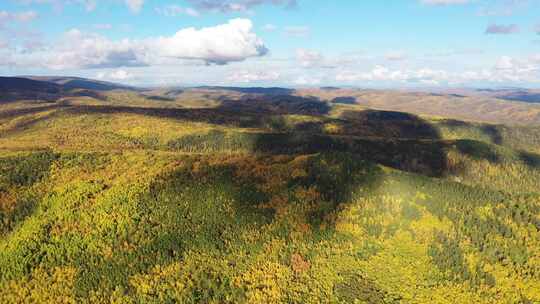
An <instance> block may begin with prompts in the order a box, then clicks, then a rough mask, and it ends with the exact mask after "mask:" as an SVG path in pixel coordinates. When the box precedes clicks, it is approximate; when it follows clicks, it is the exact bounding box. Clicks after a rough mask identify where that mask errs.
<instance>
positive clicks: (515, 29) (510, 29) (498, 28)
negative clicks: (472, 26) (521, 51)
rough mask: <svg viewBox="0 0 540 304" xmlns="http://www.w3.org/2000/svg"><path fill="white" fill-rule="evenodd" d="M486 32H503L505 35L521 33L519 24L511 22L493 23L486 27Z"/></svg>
mask: <svg viewBox="0 0 540 304" xmlns="http://www.w3.org/2000/svg"><path fill="white" fill-rule="evenodd" d="M485 33H486V34H503V35H509V34H515V33H519V26H517V25H516V24H509V25H499V24H491V25H489V26H488V27H487V28H486V32H485Z"/></svg>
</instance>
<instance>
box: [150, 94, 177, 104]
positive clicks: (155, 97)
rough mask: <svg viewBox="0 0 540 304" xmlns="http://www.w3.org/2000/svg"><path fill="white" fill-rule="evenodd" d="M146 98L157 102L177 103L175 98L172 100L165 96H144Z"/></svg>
mask: <svg viewBox="0 0 540 304" xmlns="http://www.w3.org/2000/svg"><path fill="white" fill-rule="evenodd" d="M143 97H144V98H146V99H150V100H155V101H167V102H168V101H175V100H176V99H174V98H171V97H165V96H157V95H152V96H145V95H143Z"/></svg>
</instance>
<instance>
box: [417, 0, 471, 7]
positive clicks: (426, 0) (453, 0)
mask: <svg viewBox="0 0 540 304" xmlns="http://www.w3.org/2000/svg"><path fill="white" fill-rule="evenodd" d="M421 2H422V4H426V5H439V6H444V5H455V4H468V3H470V2H471V0H421Z"/></svg>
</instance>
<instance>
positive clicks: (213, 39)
mask: <svg viewBox="0 0 540 304" xmlns="http://www.w3.org/2000/svg"><path fill="white" fill-rule="evenodd" d="M252 29H253V24H252V22H251V21H250V20H249V19H233V20H230V21H229V22H228V23H226V24H222V25H218V26H215V27H206V28H201V29H195V28H187V29H183V30H180V31H178V32H177V33H176V34H174V35H173V36H171V37H160V38H158V39H156V40H155V47H156V48H157V50H158V53H159V55H160V56H162V57H172V58H180V59H200V60H203V61H205V62H206V63H207V64H219V65H221V64H226V63H228V62H234V61H243V60H245V59H247V58H249V57H258V56H264V55H266V54H267V53H268V49H267V48H266V46H265V45H264V43H263V41H262V40H261V39H260V38H259V37H257V35H256V34H255V33H253V32H252Z"/></svg>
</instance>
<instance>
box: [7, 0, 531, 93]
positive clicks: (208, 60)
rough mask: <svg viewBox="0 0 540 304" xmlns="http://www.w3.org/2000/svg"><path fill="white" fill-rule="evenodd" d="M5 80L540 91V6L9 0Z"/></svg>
mask: <svg viewBox="0 0 540 304" xmlns="http://www.w3.org/2000/svg"><path fill="white" fill-rule="evenodd" d="M0 75H4V76H15V75H55V76H79V77H87V78H93V79H100V80H104V81H113V82H118V83H124V84H130V85H138V86H169V85H170V86H172V85H179V86H195V85H219V86H285V87H317V86H347V87H375V88H377V87H381V88H406V87H415V88H416V87H528V88H540V0H385V1H375V0H374V1H368V0H364V1H361V0H339V1H328V0H221V1H218V0H0Z"/></svg>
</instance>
